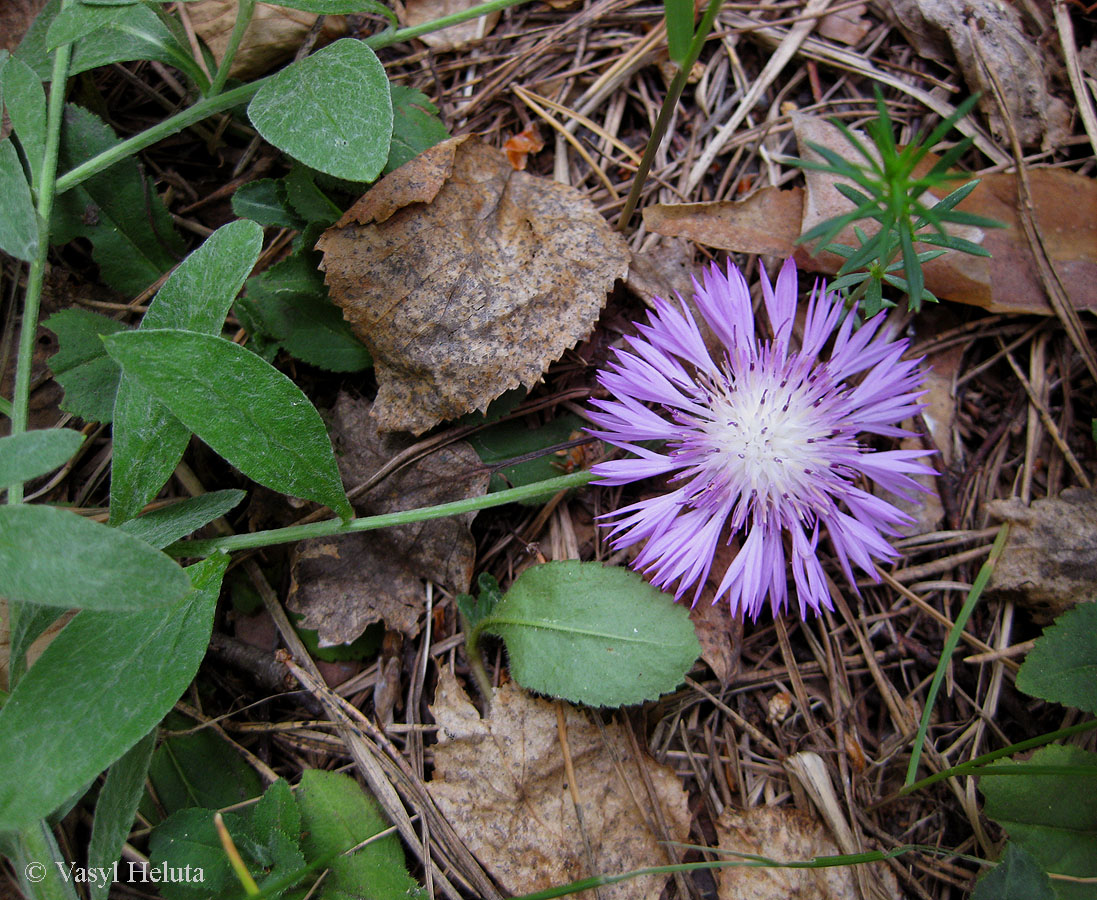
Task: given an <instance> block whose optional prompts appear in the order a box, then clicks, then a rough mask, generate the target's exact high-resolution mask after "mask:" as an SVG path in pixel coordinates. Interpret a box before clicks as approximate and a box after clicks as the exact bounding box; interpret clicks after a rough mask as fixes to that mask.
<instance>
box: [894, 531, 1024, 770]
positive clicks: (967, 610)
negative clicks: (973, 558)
mask: <svg viewBox="0 0 1097 900" xmlns="http://www.w3.org/2000/svg"><path fill="white" fill-rule="evenodd" d="M1008 537H1009V523H1008V522H1006V523H1005V524H1004V525H1002V527H1001V528H999V529H998V536H997V537H996V538H995V539H994V544H993V546H992V547H991V548H990V556H988V557H987V561H986V562H985V563H983V565H982V567H981V568H980V569H979V574H978V575H977V576H976V577H975V583H974V584H973V585H972V586H971V590H970V591H968V595H967V597H966V598H965V599H964V605H963V607H961V609H960V614H959V615H958V616H957V617H956V621H955V622H954V623H953V625H952V630H951V631H950V632H949V633H948V638H947V639H946V640H945V646H944V647H943V648H942V649H941V659H940V660H939V661H938V663H937V671H936V672H934V673H933V681H932V682H931V683H930V686H929V694H928V695H927V696H926V706H925V709H923V710H922V721H921V722H919V723H918V733H917V734H916V735H915V737H914V747H913V748H912V749H911V754H910V764H909V765H908V766H907V777H906V781H905V783H904V785H903V786H904V788H910V787H911V785H913V784H914V776H915V775H917V774H918V763H919V762H920V761H921V758H922V748H923V747H924V746H925V742H926V733H927V732H928V731H929V718H930V716H931V715H932V713H933V705H934V703H936V702H937V692H938V691H940V689H941V682H943V681H944V680H945V672H946V671H947V669H948V665H949V662H950V661H951V660H952V654H953V653H954V652H955V650H956V646H957V644H959V643H960V635H961V634H963V631H964V626H965V625H967V621H968V619H969V618H971V614H972V612H973V611H974V610H975V604H976V603H978V602H979V598H980V597H981V596H982V594H983V590H984V588H986V586H987V582H989V581H990V576H991V575H992V574H993V573H994V566H995V565H996V564H997V562H998V557H999V556H1001V555H1002V551H1003V550H1004V549H1005V546H1006V540H1007V538H1008Z"/></svg>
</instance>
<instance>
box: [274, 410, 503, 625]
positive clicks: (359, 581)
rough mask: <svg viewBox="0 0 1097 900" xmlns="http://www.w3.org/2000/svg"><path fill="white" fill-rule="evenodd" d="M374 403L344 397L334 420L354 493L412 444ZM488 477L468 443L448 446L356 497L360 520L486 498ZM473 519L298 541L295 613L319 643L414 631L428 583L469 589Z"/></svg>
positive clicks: (347, 482)
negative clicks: (379, 628) (382, 428)
mask: <svg viewBox="0 0 1097 900" xmlns="http://www.w3.org/2000/svg"><path fill="white" fill-rule="evenodd" d="M369 411H370V404H369V403H368V402H366V401H364V400H361V399H355V398H352V397H351V396H350V395H348V394H340V396H339V399H338V400H337V401H336V404H335V409H334V410H333V411H332V416H331V419H332V421H331V433H332V440H333V441H334V443H335V446H336V448H337V450H338V457H337V458H338V462H339V471H340V474H341V475H342V476H343V483H344V484H345V485H346V486H347V488H348V489H350V488H353V487H354V486H355V485H358V484H361V483H363V482H364V481H365V480H366V479H367V478H368V477H369V476H371V475H372V474H373V473H374V472H376V471H377V470H378V469H380V468H381V466H382V465H384V464H385V463H386V462H388V461H389V460H390V459H391V458H392V457H393V456H395V455H396V454H397V453H399V452H400V451H401V450H403V449H404V448H405V447H407V446H408V445H409V444H410V443H411V441H410V440H409V439H408V438H407V437H405V436H395V435H391V436H384V437H383V436H381V435H379V434H378V433H377V426H376V423H375V422H374V421H373V419H372V418H371V417H370V415H369ZM488 479H489V475H488V473H487V472H486V471H485V470H484V468H483V466H482V465H481V463H480V459H479V457H478V456H477V455H476V452H475V451H474V450H473V449H472V447H470V446H469V445H468V444H466V443H463V442H461V443H456V444H450V445H449V446H447V447H443V448H442V449H441V450H437V451H435V452H433V453H431V454H430V455H429V456H426V457H424V458H423V459H421V460H419V461H417V462H415V463H412V464H411V465H409V466H408V467H406V468H404V469H401V470H400V471H398V472H396V473H395V474H393V475H390V476H389V477H388V478H386V479H385V480H384V481H382V482H381V483H380V484H379V485H377V486H376V487H375V488H373V489H372V490H370V491H367V492H366V493H365V494H364V495H362V496H361V497H358V498H357V499H355V500H354V510H355V512H356V513H357V514H358V515H360V516H373V515H380V514H381V513H389V512H396V511H398V510H404V509H415V508H418V507H423V506H434V505H436V504H439V503H448V502H450V501H452V500H463V499H465V498H466V497H478V496H480V495H482V494H484V493H486V492H487V487H488ZM474 516H475V513H468V514H466V515H463V516H451V517H449V518H445V519H434V520H432V521H429V522H416V523H414V524H412V525H402V526H399V527H396V528H382V529H379V530H377V531H367V532H365V533H363V534H351V535H346V536H344V537H339V538H333V539H331V540H318V541H307V542H304V543H302V544H301V545H299V548H298V550H297V551H296V553H295V555H294V559H293V578H292V582H291V586H290V598H289V602H290V607H291V608H292V609H294V610H295V611H296V612H299V613H302V614H303V615H304V616H305V619H304V622H303V623H302V624H303V625H304V626H305V627H306V628H313V629H316V631H318V632H319V634H320V641H321V643H322V644H325V645H328V644H345V643H347V642H349V641H353V640H354V639H355V638H356V637H358V635H360V634H361V633H362V632H363V631H365V629H366V627H367V626H368V625H370V624H372V623H373V622H379V621H383V622H384V623H385V625H386V626H387V627H388V628H389V629H391V630H393V631H400V632H403V633H404V634H406V635H408V636H409V637H410V636H414V635H416V634H418V632H419V628H420V619H421V618H422V615H423V610H424V606H423V580H424V579H430V580H431V581H434V582H436V583H439V584H443V585H445V586H446V587H447V588H449V589H451V590H453V591H457V592H461V591H467V590H468V588H469V582H470V581H471V579H472V566H473V560H474V558H475V553H476V545H475V542H474V541H473V539H472V534H471V533H470V532H469V524H470V523H471V522H472V519H473V517H474Z"/></svg>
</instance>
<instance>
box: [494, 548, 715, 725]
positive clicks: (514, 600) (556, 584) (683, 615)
mask: <svg viewBox="0 0 1097 900" xmlns="http://www.w3.org/2000/svg"><path fill="white" fill-rule="evenodd" d="M480 627H481V629H482V630H483V631H486V632H489V633H491V634H497V635H499V636H500V637H501V638H502V639H503V640H504V641H505V642H506V645H507V655H508V656H509V658H510V670H511V674H512V675H513V676H514V680H515V681H517V682H518V683H519V684H520V685H522V687H524V688H527V689H529V690H533V691H539V692H541V693H543V694H549V695H551V696H553V697H562V698H564V699H565V700H571V701H573V702H576V703H586V704H588V705H590V706H624V705H627V704H631V703H641V702H643V701H645V700H654V699H656V698H657V697H659V696H660V695H662V694H665V693H667V692H668V691H672V690H674V689H675V688H676V687H677V686H678V685H679V684H681V683H682V680H683V678H684V677H685V674H686V672H688V671H689V669H690V666H692V665H693V663H694V661H695V660H696V659H697V657H698V655H699V654H700V652H701V647H700V644H699V643H698V642H697V637H696V635H695V634H694V631H693V624H692V623H691V622H690V620H689V612H688V610H687V609H686V608H685V607H684V606H678V605H676V604H675V603H674V601H673V599H672V598H671V597H670V596H669V595H667V594H664V593H662V592H661V591H659V590H657V589H656V588H654V587H652V586H651V585H650V584H648V583H647V582H646V581H644V580H643V579H642V578H641V577H640V576H639V575H637V574H636V573H635V572H630V571H629V570H627V569H622V568H620V567H607V566H603V565H601V564H600V563H593V562H590V563H584V562H574V561H562V562H550V563H546V564H544V565H541V566H533V567H532V568H529V569H526V571H525V572H523V573H522V574H521V575H520V576H519V577H518V579H517V580H516V581H515V582H514V584H513V585H511V588H510V590H509V591H507V593H506V596H505V597H503V599H502V600H501V601H500V602H499V603H498V605H497V606H496V607H495V609H494V610H493V611H492V612H491V613H490V614H489V615H488V616H487V617H486V618H485V619H484V620H483V621H482V623H481V626H480Z"/></svg>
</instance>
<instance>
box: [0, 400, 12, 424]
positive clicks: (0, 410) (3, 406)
mask: <svg viewBox="0 0 1097 900" xmlns="http://www.w3.org/2000/svg"><path fill="white" fill-rule="evenodd" d="M11 412H12V410H11V401H10V400H5V399H4V398H3V397H0V416H7V417H8V418H9V419H10V418H11Z"/></svg>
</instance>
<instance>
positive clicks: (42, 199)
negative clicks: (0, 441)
mask: <svg viewBox="0 0 1097 900" xmlns="http://www.w3.org/2000/svg"><path fill="white" fill-rule="evenodd" d="M71 3H72V0H62V2H61V9H62V10H64V9H65V8H67V7H68V6H70V5H71ZM71 56H72V45H71V44H65V45H63V46H61V47H58V48H57V50H56V51H55V52H54V55H53V73H52V80H51V81H50V98H49V106H48V107H47V110H46V146H45V150H44V151H43V153H42V166H41V168H40V169H39V170H38V171H39V178H40V180H41V183H40V184H39V185H38V207H37V213H38V247H37V249H36V250H35V253H34V259H33V260H32V261H31V264H30V271H29V272H28V273H27V291H26V294H25V295H24V298H23V319H22V322H21V323H20V326H19V349H18V354H17V356H16V362H15V385H14V387H13V389H12V397H11V412H10V416H11V433H12V434H21V433H22V432H24V431H26V430H27V413H28V408H29V403H30V370H31V364H32V362H33V361H34V339H35V336H36V335H37V334H38V311H39V308H40V306H41V303H42V281H43V279H44V278H45V275H46V260H47V257H48V255H49V249H50V242H49V221H50V215H51V214H52V212H53V199H54V196H55V191H56V185H55V179H56V177H57V155H58V152H59V149H60V145H61V116H62V114H63V113H64V111H65V84H66V82H67V81H68V77H69V59H70V58H71ZM22 502H23V485H22V484H21V483H20V484H13V485H9V486H8V503H22Z"/></svg>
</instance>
